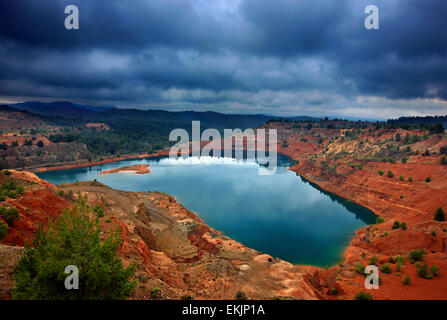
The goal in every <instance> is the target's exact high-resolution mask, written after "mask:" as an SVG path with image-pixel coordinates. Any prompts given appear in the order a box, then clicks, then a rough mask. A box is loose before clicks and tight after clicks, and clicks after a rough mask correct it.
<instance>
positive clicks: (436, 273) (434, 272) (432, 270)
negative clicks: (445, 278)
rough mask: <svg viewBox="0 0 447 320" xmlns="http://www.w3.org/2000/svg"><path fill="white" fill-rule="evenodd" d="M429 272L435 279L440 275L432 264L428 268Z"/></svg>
mask: <svg viewBox="0 0 447 320" xmlns="http://www.w3.org/2000/svg"><path fill="white" fill-rule="evenodd" d="M430 272H431V274H432V275H433V276H435V277H439V276H440V274H441V272H440V271H439V267H438V266H437V265H434V264H433V265H432V266H431V267H430Z"/></svg>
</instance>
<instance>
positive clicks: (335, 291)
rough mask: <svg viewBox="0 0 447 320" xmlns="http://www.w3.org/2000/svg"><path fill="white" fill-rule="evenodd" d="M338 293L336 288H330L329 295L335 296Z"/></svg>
mask: <svg viewBox="0 0 447 320" xmlns="http://www.w3.org/2000/svg"><path fill="white" fill-rule="evenodd" d="M337 293H338V291H337V289H336V288H331V295H333V296H336V295H337Z"/></svg>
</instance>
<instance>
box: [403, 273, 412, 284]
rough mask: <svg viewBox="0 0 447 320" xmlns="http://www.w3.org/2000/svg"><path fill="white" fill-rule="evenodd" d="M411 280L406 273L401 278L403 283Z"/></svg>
mask: <svg viewBox="0 0 447 320" xmlns="http://www.w3.org/2000/svg"><path fill="white" fill-rule="evenodd" d="M410 282H411V279H410V277H409V276H408V275H406V276H405V277H404V278H403V279H402V283H403V284H405V285H409V284H410Z"/></svg>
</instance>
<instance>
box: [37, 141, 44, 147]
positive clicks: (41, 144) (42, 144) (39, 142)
mask: <svg viewBox="0 0 447 320" xmlns="http://www.w3.org/2000/svg"><path fill="white" fill-rule="evenodd" d="M36 146H38V147H39V148H43V146H44V143H43V141H42V140H39V141H37V144H36Z"/></svg>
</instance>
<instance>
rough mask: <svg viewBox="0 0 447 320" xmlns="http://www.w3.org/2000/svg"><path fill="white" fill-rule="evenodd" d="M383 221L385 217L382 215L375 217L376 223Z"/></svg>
mask: <svg viewBox="0 0 447 320" xmlns="http://www.w3.org/2000/svg"><path fill="white" fill-rule="evenodd" d="M384 222H385V219H384V218H383V217H380V216H379V217H377V219H376V224H379V223H384Z"/></svg>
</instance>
